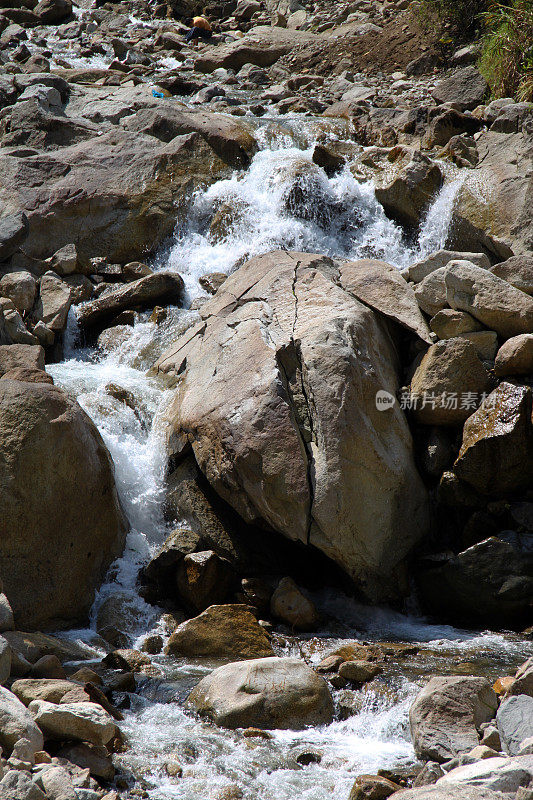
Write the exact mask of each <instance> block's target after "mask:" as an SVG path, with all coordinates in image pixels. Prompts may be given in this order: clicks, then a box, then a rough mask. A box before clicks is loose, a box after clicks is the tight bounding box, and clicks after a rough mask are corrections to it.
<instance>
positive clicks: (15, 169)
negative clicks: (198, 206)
mask: <svg viewBox="0 0 533 800" xmlns="http://www.w3.org/2000/svg"><path fill="white" fill-rule="evenodd" d="M0 168H1V169H2V174H3V175H4V181H3V184H2V187H0V203H5V204H7V205H14V204H19V205H20V206H21V207H24V208H31V209H32V210H31V212H29V220H30V230H29V235H28V238H27V239H26V241H25V251H26V252H27V254H28V255H30V256H33V257H37V258H47V257H48V256H50V255H51V254H52V253H54V252H55V251H57V250H58V249H59V248H60V247H63V245H65V244H69V243H70V242H72V241H75V242H76V247H77V250H78V256H79V258H80V259H82V260H83V261H85V260H88V259H90V258H92V257H94V256H102V255H105V256H107V257H108V259H109V261H110V262H111V263H124V262H128V261H134V260H136V259H139V256H141V255H142V256H143V257H145V254H146V253H148V252H151V251H153V250H154V249H155V248H157V247H158V246H159V244H160V243H161V242H162V241H163V239H165V238H166V237H167V236H169V235H170V234H171V233H172V231H173V229H174V226H175V223H176V215H177V210H176V204H177V202H178V200H179V199H182V200H183V199H184V198H185V195H186V194H188V192H189V191H193V189H194V188H195V187H196V186H199V185H200V184H203V185H206V184H208V183H212V182H213V181H215V180H217V178H220V177H223V176H225V175H227V174H228V172H229V168H228V166H227V165H226V164H225V163H224V162H222V161H221V160H220V159H219V158H218V156H216V154H215V153H214V151H213V150H212V149H211V147H210V146H209V145H208V144H207V143H206V142H205V141H204V139H203V138H202V137H201V136H200V134H196V133H194V134H189V135H184V136H177V137H175V138H174V139H173V140H172V141H171V142H169V143H161V144H157V143H156V142H154V139H153V137H152V136H144V135H142V134H135V133H128V132H126V131H120V130H112V131H110V132H108V133H103V134H102V135H101V136H94V137H93V138H91V139H89V140H88V141H84V142H80V143H79V144H74V145H71V146H69V147H62V148H60V149H59V150H55V151H50V152H44V153H40V154H39V155H28V156H25V157H24V158H19V157H17V156H16V154H14V153H13V152H10V153H5V154H3V155H1V156H0ZM52 186H53V191H51V187H52ZM14 187H17V189H16V192H15V189H14Z"/></svg>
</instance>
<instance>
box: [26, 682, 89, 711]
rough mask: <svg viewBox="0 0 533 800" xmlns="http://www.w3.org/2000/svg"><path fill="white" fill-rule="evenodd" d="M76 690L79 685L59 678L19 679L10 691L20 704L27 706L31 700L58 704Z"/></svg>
mask: <svg viewBox="0 0 533 800" xmlns="http://www.w3.org/2000/svg"><path fill="white" fill-rule="evenodd" d="M76 688H79V684H77V683H74V681H67V680H64V679H61V678H21V679H20V680H18V681H15V682H14V683H13V684H12V686H11V691H12V692H13V694H14V695H15V696H16V697H18V699H19V700H20V701H21V703H24V705H25V706H29V704H30V703H31V702H32V701H33V700H46V701H48V702H49V703H59V702H61V699H62V698H63V697H64V696H65V695H66V694H67V692H71V691H72V690H73V689H76Z"/></svg>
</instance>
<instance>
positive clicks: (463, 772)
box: [437, 701, 533, 797]
mask: <svg viewBox="0 0 533 800" xmlns="http://www.w3.org/2000/svg"><path fill="white" fill-rule="evenodd" d="M532 706H533V701H532ZM530 713H531V710H530ZM531 780H533V756H531V755H526V756H521V757H519V758H498V757H494V758H486V759H483V760H481V761H479V762H477V763H475V764H467V765H465V766H462V767H456V768H455V769H452V770H450V772H448V773H447V774H446V775H444V776H443V777H442V778H439V780H438V781H437V785H438V786H443V785H446V786H447V785H451V786H455V789H456V791H457V792H458V796H460V797H462V796H463V794H462V790H463V787H464V786H469V785H470V786H475V787H476V788H477V789H490V790H492V791H494V792H503V793H505V794H506V795H507V796H508V797H510V796H513V797H514V796H515V795H514V793H515V792H516V791H517V790H518V789H519V788H520V787H521V786H524V787H527V786H529V784H530V781H531ZM518 797H519V795H518ZM526 797H527V795H526Z"/></svg>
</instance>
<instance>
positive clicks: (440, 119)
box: [423, 108, 483, 166]
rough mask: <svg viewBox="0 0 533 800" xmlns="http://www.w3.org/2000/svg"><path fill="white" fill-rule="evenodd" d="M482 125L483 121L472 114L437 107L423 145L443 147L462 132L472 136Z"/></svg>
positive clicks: (457, 137)
mask: <svg viewBox="0 0 533 800" xmlns="http://www.w3.org/2000/svg"><path fill="white" fill-rule="evenodd" d="M439 112H440V113H439ZM482 127H483V121H482V120H480V119H477V118H476V117H473V116H472V115H471V114H462V113H461V112H460V111H457V110H456V109H455V108H446V109H445V110H441V109H437V113H436V115H435V116H434V117H433V118H432V120H431V123H430V126H429V129H428V131H427V133H426V135H425V136H424V138H423V145H424V147H429V148H431V147H434V146H441V147H443V146H444V145H448V144H451V141H452V140H453V139H459V137H460V134H463V133H466V134H469V135H470V136H471V135H472V134H474V133H477V131H479V130H480V129H481V128H482ZM472 141H473V140H472ZM468 166H470V164H468Z"/></svg>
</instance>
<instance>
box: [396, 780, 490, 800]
mask: <svg viewBox="0 0 533 800" xmlns="http://www.w3.org/2000/svg"><path fill="white" fill-rule="evenodd" d="M460 792H461V794H460V798H461V800H504V795H503V794H502V793H501V792H493V791H492V789H484V788H481V787H477V786H461V789H460ZM393 797H394V800H458V795H457V786H454V785H453V784H440V783H437V785H436V786H422V787H421V788H419V789H402V791H401V792H396V794H394V795H393Z"/></svg>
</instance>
